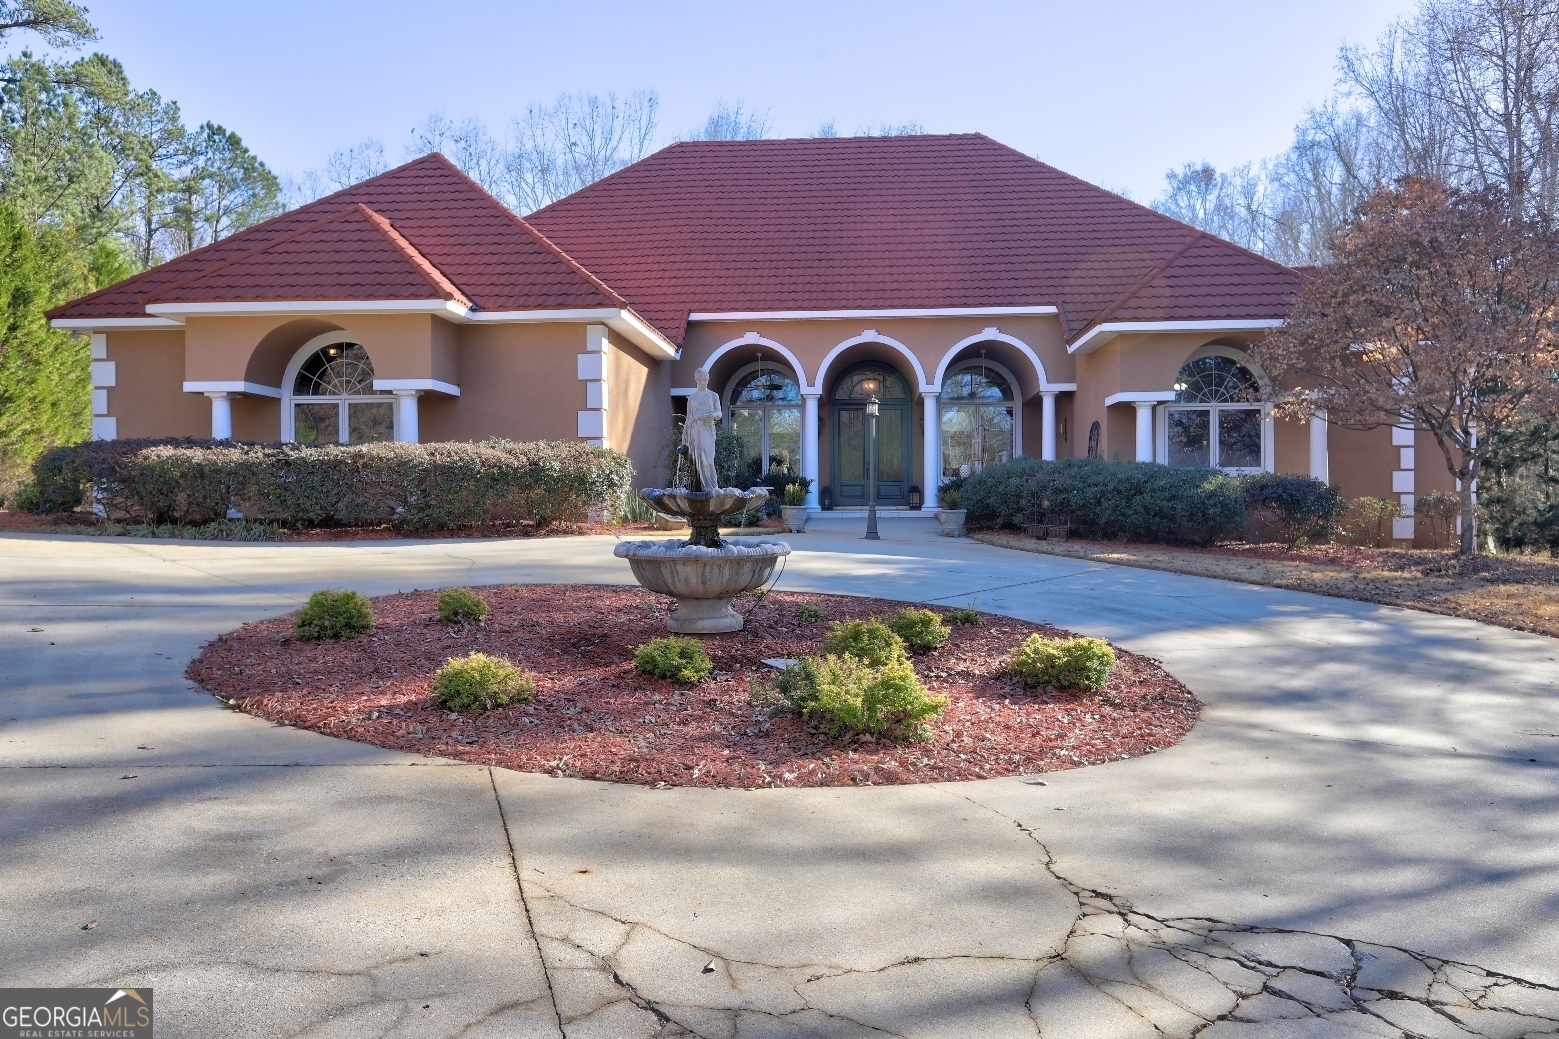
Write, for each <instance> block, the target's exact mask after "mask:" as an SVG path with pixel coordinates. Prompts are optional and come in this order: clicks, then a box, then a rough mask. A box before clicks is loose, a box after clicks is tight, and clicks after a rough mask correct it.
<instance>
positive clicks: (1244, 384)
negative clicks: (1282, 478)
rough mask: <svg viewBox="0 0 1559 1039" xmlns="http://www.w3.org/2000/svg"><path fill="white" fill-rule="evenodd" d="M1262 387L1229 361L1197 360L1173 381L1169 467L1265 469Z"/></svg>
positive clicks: (1168, 422)
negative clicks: (1173, 396) (1263, 460)
mask: <svg viewBox="0 0 1559 1039" xmlns="http://www.w3.org/2000/svg"><path fill="white" fill-rule="evenodd" d="M1260 401H1261V386H1260V384H1259V383H1258V382H1257V381H1256V377H1255V375H1253V374H1252V373H1251V371H1250V369H1249V368H1246V367H1245V366H1244V365H1242V364H1240V363H1239V362H1237V361H1234V360H1232V359H1230V358H1228V357H1221V356H1216V355H1215V356H1212V357H1198V358H1197V359H1196V360H1194V361H1191V362H1190V363H1189V364H1187V365H1186V366H1185V367H1184V368H1181V369H1180V373H1179V374H1178V375H1176V376H1175V402H1174V403H1173V404H1171V405H1169V407H1168V409H1167V411H1168V414H1167V416H1166V423H1165V425H1166V437H1167V441H1168V445H1167V446H1168V458H1167V459H1166V460H1167V461H1168V462H1169V464H1170V465H1179V466H1210V467H1212V468H1215V469H1230V470H1235V471H1258V470H1260V469H1261V468H1262V459H1263V457H1264V451H1263V446H1264V445H1263V443H1262V436H1263V429H1262V426H1263V423H1262V409H1261V403H1260Z"/></svg>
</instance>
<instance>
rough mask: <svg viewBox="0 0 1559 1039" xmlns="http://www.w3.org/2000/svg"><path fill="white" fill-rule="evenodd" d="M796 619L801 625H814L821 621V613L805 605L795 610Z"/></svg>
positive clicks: (811, 606)
mask: <svg viewBox="0 0 1559 1039" xmlns="http://www.w3.org/2000/svg"><path fill="white" fill-rule="evenodd" d="M796 619H797V620H798V621H800V622H801V623H802V624H816V623H817V622H818V621H820V620H822V619H823V611H822V610H820V609H818V608H817V607H816V606H813V605H812V604H811V603H806V604H804V605H802V606H801V607H799V608H798V609H797V610H796Z"/></svg>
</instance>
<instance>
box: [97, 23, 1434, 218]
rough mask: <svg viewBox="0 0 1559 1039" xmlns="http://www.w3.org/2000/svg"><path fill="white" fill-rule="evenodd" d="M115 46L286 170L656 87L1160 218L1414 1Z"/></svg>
mask: <svg viewBox="0 0 1559 1039" xmlns="http://www.w3.org/2000/svg"><path fill="white" fill-rule="evenodd" d="M87 2H88V5H89V7H90V8H91V9H92V12H91V13H92V17H93V20H94V21H95V22H96V23H97V25H98V26H99V29H100V31H101V33H102V37H103V39H102V41H101V42H100V43H99V44H98V46H99V47H100V48H101V49H103V50H104V51H106V52H107V53H109V54H111V55H113V56H115V57H117V58H119V59H120V60H121V61H123V62H124V64H125V66H126V68H127V70H128V72H129V74H130V76H131V79H132V82H134V83H135V84H136V85H137V86H138V87H151V88H153V89H156V90H158V91H159V92H161V93H162V94H163V95H164V96H166V97H171V98H174V99H176V100H178V101H179V102H180V104H181V105H182V107H183V109H184V114H185V119H186V121H187V122H189V123H190V124H195V123H198V122H200V121H202V120H205V119H212V120H215V121H217V122H220V123H222V124H224V125H226V126H227V127H228V128H229V129H232V130H236V131H237V132H238V133H239V134H241V135H242V136H243V138H244V140H245V141H246V142H247V143H248V144H249V145H250V147H251V148H253V149H254V150H255V151H256V152H257V153H258V154H259V155H260V156H261V157H262V158H263V159H264V160H265V161H267V162H268V163H270V164H271V166H272V167H273V168H275V169H276V170H278V171H279V172H283V173H288V172H297V171H301V170H303V169H307V168H310V167H320V166H323V164H324V161H325V158H326V156H328V155H329V153H330V152H331V151H332V150H333V149H335V148H338V147H341V146H343V145H347V144H350V143H353V142H355V141H358V140H360V139H362V138H364V137H370V136H371V137H377V138H379V139H381V140H383V141H384V143H385V145H386V150H387V153H388V154H389V156H390V158H391V159H392V161H398V160H399V158H400V155H401V148H402V146H403V144H404V142H405V140H406V138H407V134H408V131H409V130H410V128H411V127H412V126H414V125H415V124H416V123H417V122H418V120H420V119H421V118H422V117H423V116H424V115H426V114H427V113H428V112H429V111H431V110H439V111H442V112H443V113H444V114H445V115H448V116H450V117H452V118H456V119H459V118H464V117H467V116H478V117H481V118H483V119H485V120H487V121H488V122H489V123H490V124H492V125H493V126H494V128H495V129H501V128H502V127H503V126H504V125H505V124H506V123H507V121H508V119H509V117H510V116H512V115H515V114H518V113H519V112H521V111H523V110H524V108H525V107H526V105H528V104H529V103H531V102H536V101H539V102H546V101H549V100H550V99H551V98H552V97H553V96H555V95H556V94H557V93H558V92H559V91H564V90H568V91H596V92H604V91H607V90H616V91H618V92H619V93H627V92H630V91H633V90H636V89H645V88H654V89H656V90H658V91H659V92H660V96H661V105H662V122H661V135H662V137H663V139H664V140H665V141H667V142H669V141H670V140H671V139H672V138H673V137H675V136H677V135H678V134H685V133H687V132H688V131H690V130H692V129H693V128H694V127H696V126H698V125H700V124H701V123H702V122H703V120H704V117H705V116H706V115H707V114H708V112H709V110H710V108H711V107H712V106H713V105H714V103H715V102H716V101H717V100H719V99H722V98H724V99H725V100H727V101H738V100H740V101H743V102H745V103H746V104H747V105H748V106H749V107H752V108H757V109H760V110H763V109H767V110H768V111H769V113H770V115H771V117H772V121H773V126H774V131H775V133H776V135H778V136H801V135H805V134H808V133H810V132H811V131H813V130H815V129H816V128H817V127H818V126H819V125H820V124H821V123H823V122H825V121H827V120H830V119H831V120H833V121H834V122H835V123H836V124H837V125H838V127H839V129H840V130H841V131H842V132H846V133H848V132H850V131H852V130H854V129H856V128H858V127H863V126H869V125H877V124H880V123H885V122H888V123H902V122H906V121H916V122H919V123H921V124H923V125H924V126H925V127H926V129H927V130H928V131H931V132H937V133H940V132H953V131H971V130H978V131H981V132H983V133H986V134H989V135H990V136H992V137H994V138H996V139H997V140H1000V141H1003V142H1005V143H1007V144H1010V145H1012V146H1013V147H1016V148H1019V149H1021V150H1023V151H1025V152H1028V153H1030V154H1035V155H1038V156H1039V157H1040V158H1042V159H1044V160H1045V161H1047V162H1050V163H1053V164H1055V165H1057V166H1060V167H1061V168H1063V169H1065V170H1068V171H1070V172H1072V173H1076V174H1078V175H1079V176H1083V177H1086V178H1088V179H1089V180H1092V181H1095V182H1097V183H1102V184H1105V185H1107V186H1109V187H1114V188H1125V189H1127V190H1129V191H1130V192H1131V193H1132V195H1133V197H1135V198H1137V199H1139V200H1142V201H1147V200H1150V199H1151V198H1152V197H1153V196H1155V195H1157V194H1158V192H1159V190H1160V188H1161V186H1162V182H1163V175H1164V171H1165V170H1166V169H1167V168H1169V167H1171V166H1178V165H1179V164H1181V163H1183V162H1186V161H1190V160H1202V159H1206V160H1208V161H1210V162H1212V163H1214V164H1215V165H1218V166H1220V167H1222V166H1226V165H1231V164H1234V163H1237V162H1242V161H1244V160H1246V159H1252V158H1259V157H1262V156H1264V155H1269V154H1272V153H1275V152H1277V151H1279V150H1281V149H1282V148H1283V147H1284V146H1285V145H1286V144H1287V143H1288V140H1289V137H1290V132H1291V130H1292V128H1293V125H1294V123H1295V122H1296V121H1297V120H1298V118H1299V116H1300V115H1301V113H1302V112H1303V111H1304V109H1305V107H1306V105H1308V104H1311V103H1314V102H1317V101H1320V100H1322V99H1323V98H1325V97H1326V95H1327V94H1328V93H1329V92H1330V90H1331V87H1332V83H1333V80H1334V78H1335V65H1336V54H1337V48H1338V46H1339V45H1340V44H1342V43H1344V42H1350V43H1368V42H1371V41H1373V40H1374V38H1375V37H1376V35H1377V34H1378V33H1379V32H1380V30H1381V29H1382V28H1384V27H1385V26H1386V25H1387V24H1388V23H1389V22H1390V21H1392V20H1393V19H1394V18H1396V17H1397V16H1399V15H1401V14H1404V13H1406V12H1407V11H1408V10H1409V8H1410V7H1411V4H1410V3H1408V2H1405V0H1310V2H1308V3H1299V4H1296V3H1293V2H1292V0H1285V2H1251V0H1244V2H1236V0H1213V2H1201V3H1187V2H1179V3H1124V2H1088V0H1084V2H1070V3H1053V2H1044V3H994V2H993V3H946V4H933V3H913V2H900V3H876V2H849V0H785V2H772V0H771V2H768V3H744V2H732V0H727V2H718V3H683V4H668V3H645V2H640V3H589V2H579V0H573V2H569V0H563V2H552V3H545V4H537V3H497V2H468V3H454V2H433V3H429V2H427V0H421V2H410V0H404V2H403V0H374V2H356V3H348V2H329V0H314V2H300V0H269V2H266V3H256V2H248V0H238V2H233V0H198V2H197V0H97V2H93V0H87Z"/></svg>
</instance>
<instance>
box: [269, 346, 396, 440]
mask: <svg viewBox="0 0 1559 1039" xmlns="http://www.w3.org/2000/svg"><path fill="white" fill-rule="evenodd" d="M373 386H374V366H373V362H372V361H371V360H369V358H368V351H366V350H364V349H363V348H362V346H361V345H359V344H357V343H353V342H337V343H329V344H327V345H325V346H322V347H320V348H319V349H318V350H316V351H314V353H312V354H311V355H309V356H308V357H307V358H305V359H304V361H303V363H302V364H301V365H300V366H299V367H298V373H297V375H296V376H294V378H293V380H292V386H291V387H289V389H290V390H291V393H290V395H289V398H288V401H287V404H288V407H289V408H290V411H289V414H290V416H291V418H292V437H291V439H292V440H294V441H296V442H297V443H300V444H367V443H372V442H374V441H377V440H394V439H395V403H394V400H393V398H392V397H391V395H390V394H389V393H387V392H385V391H382V390H375V389H374V388H373Z"/></svg>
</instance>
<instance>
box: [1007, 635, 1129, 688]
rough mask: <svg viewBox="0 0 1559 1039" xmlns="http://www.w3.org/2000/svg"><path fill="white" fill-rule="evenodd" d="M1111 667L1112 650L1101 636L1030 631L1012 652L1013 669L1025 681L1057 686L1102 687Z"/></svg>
mask: <svg viewBox="0 0 1559 1039" xmlns="http://www.w3.org/2000/svg"><path fill="white" fill-rule="evenodd" d="M1114 667H1115V651H1114V650H1113V649H1111V648H1110V644H1109V643H1108V642H1106V641H1104V640H1103V639H1047V638H1044V637H1042V636H1040V635H1030V636H1029V637H1028V639H1027V640H1025V641H1024V643H1023V644H1022V645H1021V646H1019V647H1018V648H1017V651H1016V652H1015V653H1013V655H1012V673H1013V674H1015V675H1017V676H1018V677H1019V678H1021V679H1022V680H1023V682H1024V684H1025V685H1034V686H1055V687H1056V688H1057V689H1091V690H1096V691H1097V690H1099V689H1103V688H1104V683H1105V682H1106V681H1108V680H1109V677H1110V672H1111V671H1112V670H1113V669H1114Z"/></svg>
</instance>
